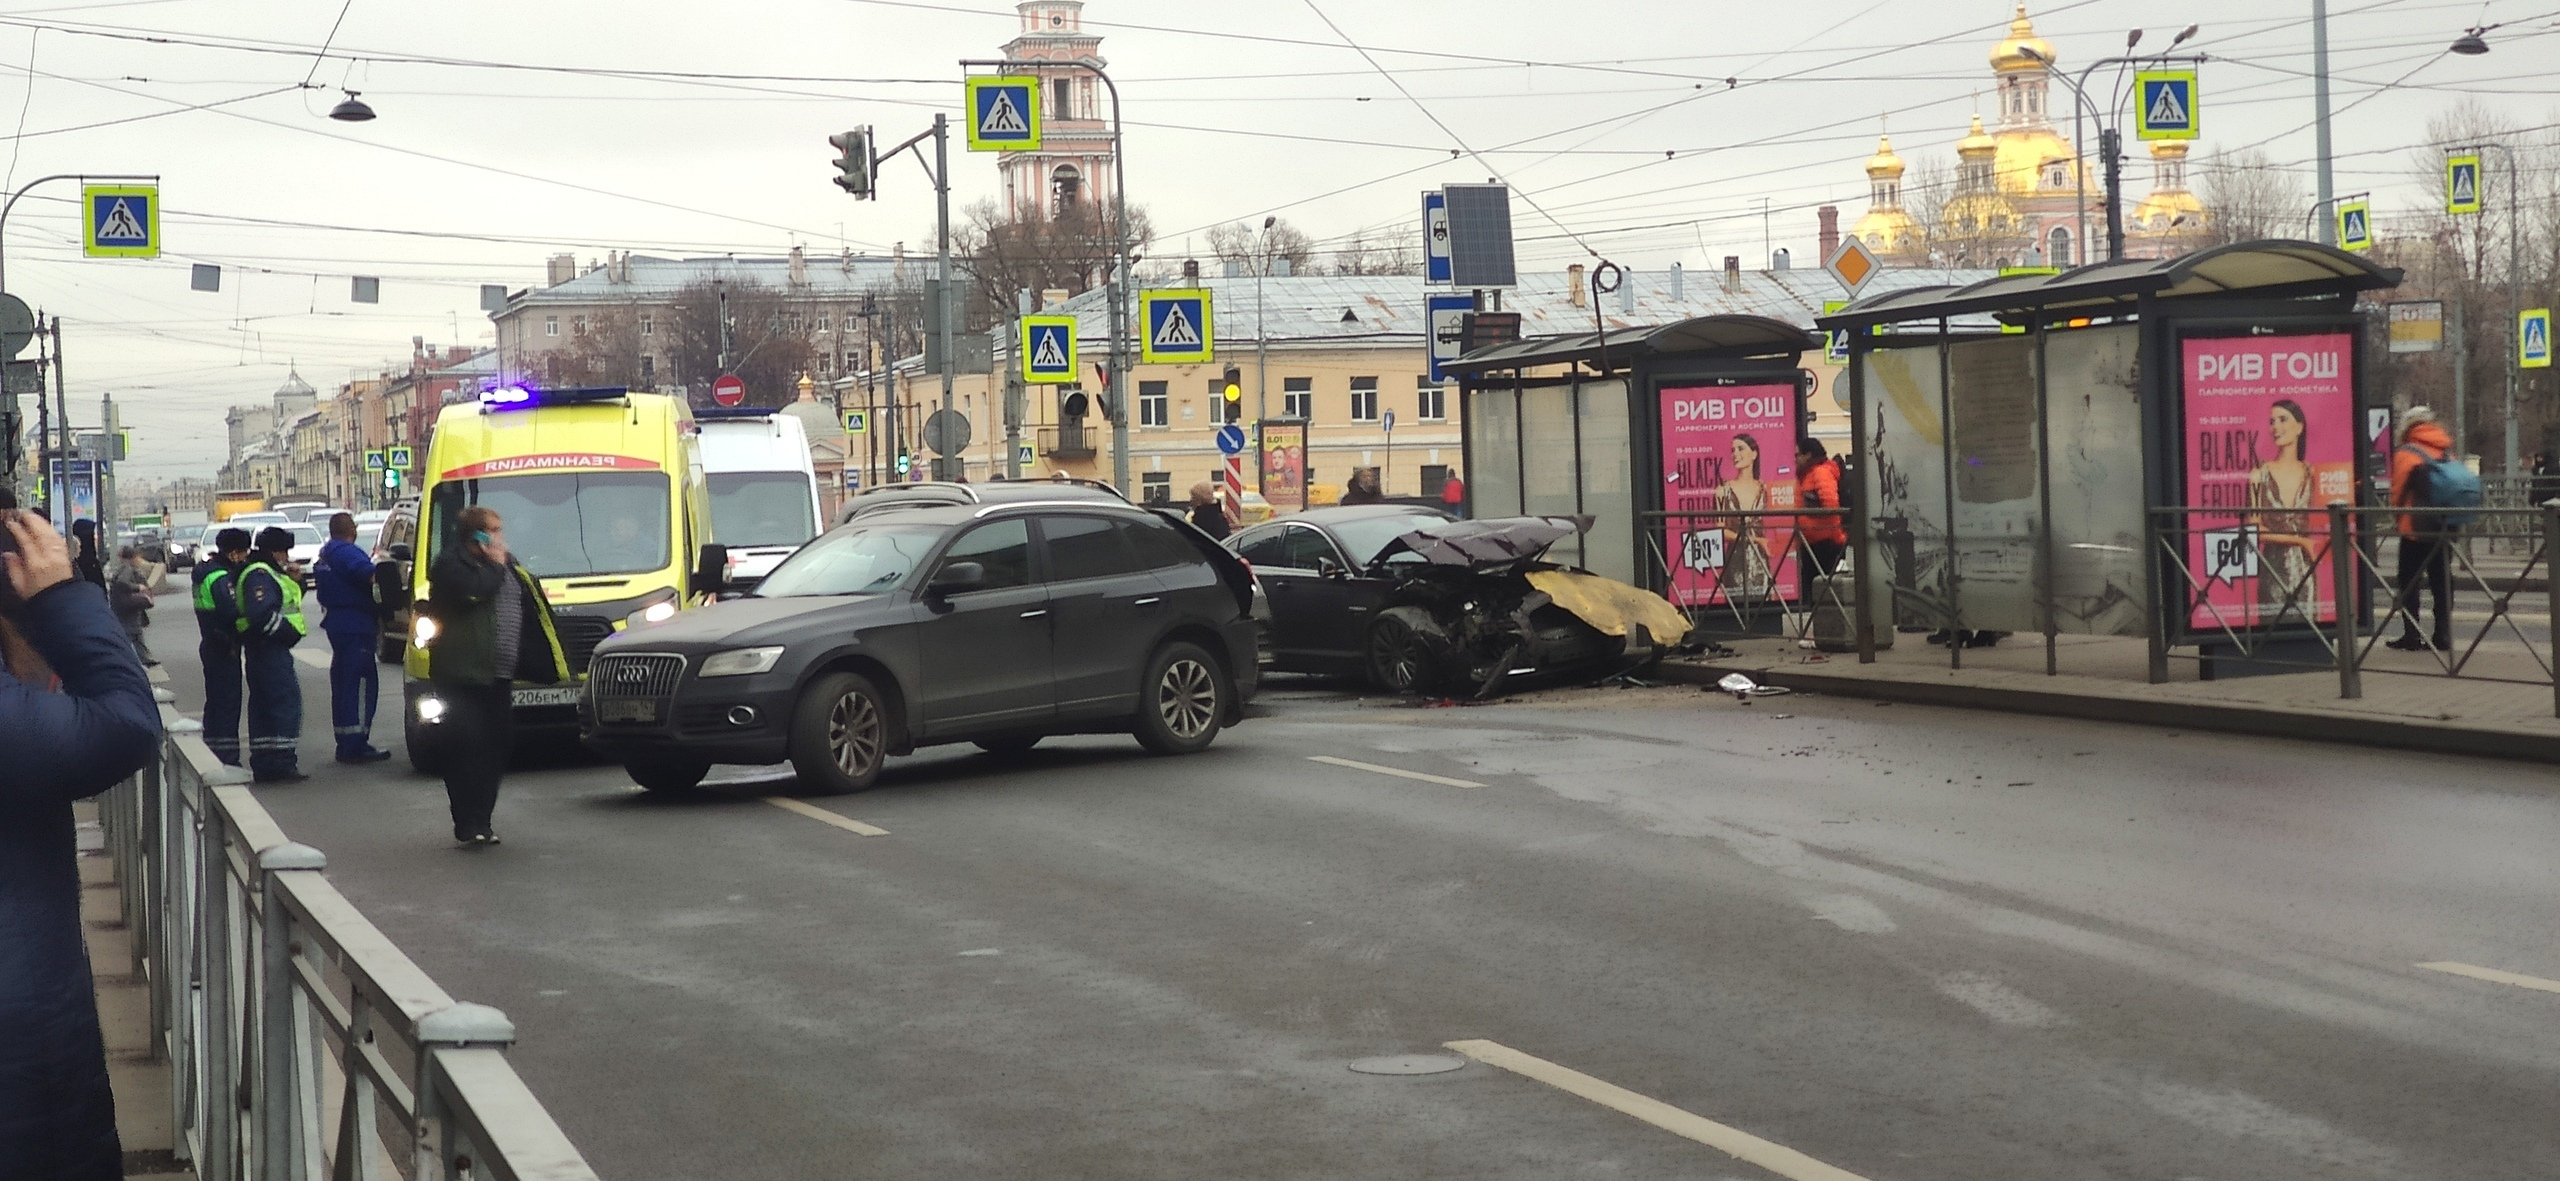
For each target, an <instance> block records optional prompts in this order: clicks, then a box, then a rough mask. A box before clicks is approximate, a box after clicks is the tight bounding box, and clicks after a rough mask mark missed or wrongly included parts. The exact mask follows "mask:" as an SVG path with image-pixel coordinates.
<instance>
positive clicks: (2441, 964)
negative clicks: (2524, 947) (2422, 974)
mask: <svg viewBox="0 0 2560 1181" xmlns="http://www.w3.org/2000/svg"><path fill="white" fill-rule="evenodd" d="M2418 966H2419V967H2421V968H2425V969H2427V970H2428V971H2430V972H2450V973H2452V974H2454V975H2456V976H2469V977H2470V978H2472V979H2474V980H2486V981H2488V982H2490V983H2491V984H2512V985H2515V986H2516V987H2518V988H2531V989H2536V990H2539V991H2542V992H2560V980H2545V979H2543V978H2542V977H2540V976H2525V975H2521V974H2519V973H2515V972H2501V971H2499V970H2498V969H2496V968H2483V967H2481V966H2479V965H2478V964H2457V963H2454V962H2453V961H2451V960H2438V961H2436V962H2435V963H2432V964H2420V965H2418Z"/></svg>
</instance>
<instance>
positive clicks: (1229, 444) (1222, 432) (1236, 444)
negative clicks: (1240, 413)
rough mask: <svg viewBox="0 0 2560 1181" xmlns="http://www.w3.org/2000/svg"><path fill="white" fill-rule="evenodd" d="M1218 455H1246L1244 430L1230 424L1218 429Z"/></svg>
mask: <svg viewBox="0 0 2560 1181" xmlns="http://www.w3.org/2000/svg"><path fill="white" fill-rule="evenodd" d="M1218 454H1220V455H1242V454H1244V428H1243V427H1240V426H1237V425H1236V424H1234V423H1232V422H1231V423H1228V424H1226V425H1224V426H1221V427H1219V428H1218Z"/></svg>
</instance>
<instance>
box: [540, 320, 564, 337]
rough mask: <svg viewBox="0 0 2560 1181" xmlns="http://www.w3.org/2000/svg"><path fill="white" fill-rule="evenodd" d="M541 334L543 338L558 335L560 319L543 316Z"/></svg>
mask: <svg viewBox="0 0 2560 1181" xmlns="http://www.w3.org/2000/svg"><path fill="white" fill-rule="evenodd" d="M542 334H543V335H544V336H558V335H560V317H558V316H544V317H543V318H542Z"/></svg>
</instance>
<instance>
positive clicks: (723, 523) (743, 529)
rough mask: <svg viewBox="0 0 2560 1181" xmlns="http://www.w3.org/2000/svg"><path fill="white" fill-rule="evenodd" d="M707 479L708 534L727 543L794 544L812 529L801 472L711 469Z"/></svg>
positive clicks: (811, 504) (811, 506)
mask: <svg viewBox="0 0 2560 1181" xmlns="http://www.w3.org/2000/svg"><path fill="white" fill-rule="evenodd" d="M710 480H711V540H713V541H716V542H719V543H720V544H722V545H726V546H732V547H736V546H748V545H799V544H800V543H802V542H804V541H807V540H809V539H810V538H812V537H816V536H817V535H818V518H817V510H816V498H815V497H814V496H812V495H811V494H810V483H809V477H808V476H807V475H806V474H804V473H801V472H713V473H711V477H710Z"/></svg>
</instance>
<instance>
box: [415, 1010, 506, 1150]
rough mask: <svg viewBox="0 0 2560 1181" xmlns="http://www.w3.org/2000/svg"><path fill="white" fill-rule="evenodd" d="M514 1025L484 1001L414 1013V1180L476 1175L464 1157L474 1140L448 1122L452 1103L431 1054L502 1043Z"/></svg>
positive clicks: (501, 1045)
mask: <svg viewBox="0 0 2560 1181" xmlns="http://www.w3.org/2000/svg"><path fill="white" fill-rule="evenodd" d="M515 1040H516V1025H515V1022H513V1021H510V1020H508V1019H507V1015H506V1014H505V1013H502V1012H500V1011H498V1010H496V1009H493V1008H491V1007H489V1006H487V1005H475V1004H472V1003H470V1002H469V1001H461V1002H457V1003H455V1004H453V1005H452V1006H450V1007H448V1008H444V1009H439V1010H437V1011H436V1012H433V1013H429V1014H427V1015H426V1016H424V1017H421V1018H419V1019H418V1074H417V1104H418V1108H417V1110H418V1124H417V1127H415V1128H413V1129H411V1133H412V1134H413V1135H414V1136H415V1137H416V1138H417V1156H416V1158H415V1159H416V1163H417V1169H416V1171H415V1172H414V1173H413V1174H411V1176H412V1177H414V1178H415V1179H416V1181H462V1179H463V1178H472V1177H478V1176H480V1175H481V1174H480V1173H479V1172H477V1171H474V1170H473V1169H472V1168H471V1165H470V1163H469V1161H470V1155H471V1153H472V1152H473V1151H475V1150H476V1146H474V1145H472V1144H471V1143H470V1142H469V1141H468V1140H465V1139H464V1138H463V1137H462V1136H461V1135H460V1134H459V1129H457V1128H456V1127H455V1126H454V1122H455V1121H454V1119H453V1112H452V1110H451V1108H452V1105H451V1104H450V1103H448V1102H446V1100H445V1096H444V1088H445V1079H444V1074H443V1071H442V1069H441V1066H440V1064H439V1063H438V1061H437V1058H436V1055H437V1053H438V1052H439V1051H443V1050H464V1049H474V1048H479V1047H490V1048H504V1047H507V1046H511V1045H514V1044H515Z"/></svg>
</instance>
